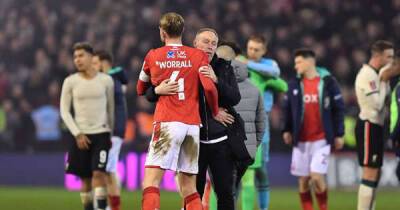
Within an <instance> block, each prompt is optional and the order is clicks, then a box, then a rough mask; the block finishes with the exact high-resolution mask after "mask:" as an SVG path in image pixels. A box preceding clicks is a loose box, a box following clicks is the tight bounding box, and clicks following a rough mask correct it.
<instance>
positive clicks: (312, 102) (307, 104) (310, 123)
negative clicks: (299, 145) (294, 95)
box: [300, 77, 325, 141]
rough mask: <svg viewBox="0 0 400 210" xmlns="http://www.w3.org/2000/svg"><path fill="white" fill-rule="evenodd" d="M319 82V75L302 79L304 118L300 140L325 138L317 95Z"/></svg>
mask: <svg viewBox="0 0 400 210" xmlns="http://www.w3.org/2000/svg"><path fill="white" fill-rule="evenodd" d="M319 84H320V77H315V78H313V79H306V78H304V79H303V87H304V93H303V104H304V118H303V125H302V129H301V131H300V141H316V140H320V139H324V138H325V132H324V129H323V124H322V118H321V112H320V106H319V104H320V101H319V100H321V99H320V98H319V96H318V86H319Z"/></svg>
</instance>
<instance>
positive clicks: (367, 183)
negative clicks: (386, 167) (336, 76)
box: [355, 40, 394, 210]
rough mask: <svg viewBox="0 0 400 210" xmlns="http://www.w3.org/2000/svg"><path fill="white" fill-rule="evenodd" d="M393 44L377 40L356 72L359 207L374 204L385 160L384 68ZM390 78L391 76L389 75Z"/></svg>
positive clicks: (362, 209) (386, 88)
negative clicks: (366, 62) (366, 61)
mask: <svg viewBox="0 0 400 210" xmlns="http://www.w3.org/2000/svg"><path fill="white" fill-rule="evenodd" d="M393 55H394V48H393V44H392V43H390V42H388V41H384V40H378V41H376V42H375V43H374V44H373V45H372V46H371V58H370V60H369V61H368V64H364V65H363V67H362V68H361V69H360V71H359V72H358V74H357V77H356V81H355V91H356V95H357V102H358V105H359V107H360V113H359V115H358V117H359V119H358V121H357V124H356V130H355V133H356V140H357V154H358V162H359V164H360V166H361V167H362V177H361V183H360V188H359V189H358V204H357V209H358V210H370V209H374V208H375V207H374V206H375V197H376V195H375V193H376V187H377V186H378V182H379V174H380V168H381V167H382V161H383V149H384V141H383V138H384V133H383V132H384V128H383V125H384V121H385V110H386V109H385V101H386V100H387V98H388V96H389V93H390V92H389V91H390V90H389V89H390V87H389V82H388V80H386V79H383V71H382V68H383V67H384V66H386V65H388V64H391V63H392V61H393ZM387 79H390V78H387Z"/></svg>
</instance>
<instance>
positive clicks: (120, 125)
mask: <svg viewBox="0 0 400 210" xmlns="http://www.w3.org/2000/svg"><path fill="white" fill-rule="evenodd" d="M93 66H94V68H95V69H96V70H98V71H100V72H103V73H106V74H108V75H110V76H111V77H112V78H113V80H114V99H115V120H114V122H115V124H114V132H113V135H112V137H111V142H112V146H111V149H110V153H109V157H108V162H107V169H106V170H107V172H108V177H107V191H108V198H109V201H110V203H109V204H110V207H111V210H119V209H120V206H121V198H120V195H121V188H120V186H119V185H120V184H119V180H118V176H117V165H118V159H119V153H120V150H121V146H122V143H123V141H124V135H125V127H126V119H127V107H126V100H125V90H126V85H127V84H128V78H127V76H126V74H125V71H124V70H123V69H122V68H121V67H119V66H116V67H114V68H113V57H112V55H111V53H108V52H106V51H96V52H95V55H94V56H93Z"/></svg>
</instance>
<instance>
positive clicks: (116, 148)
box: [107, 136, 123, 210]
mask: <svg viewBox="0 0 400 210" xmlns="http://www.w3.org/2000/svg"><path fill="white" fill-rule="evenodd" d="M111 142H112V146H111V149H110V152H109V157H108V162H107V172H108V174H107V192H108V199H109V205H110V207H111V210H119V209H120V206H121V188H120V183H119V179H118V176H117V166H118V159H119V153H120V150H121V146H122V142H123V140H122V139H121V138H120V137H118V136H113V137H112V138H111Z"/></svg>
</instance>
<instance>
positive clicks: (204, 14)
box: [0, 0, 400, 152]
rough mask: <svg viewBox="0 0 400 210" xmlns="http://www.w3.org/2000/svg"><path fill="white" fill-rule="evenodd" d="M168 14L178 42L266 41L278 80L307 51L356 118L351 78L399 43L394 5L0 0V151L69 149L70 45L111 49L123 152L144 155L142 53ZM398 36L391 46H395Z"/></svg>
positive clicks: (148, 125) (275, 117)
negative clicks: (176, 25) (121, 94)
mask: <svg viewBox="0 0 400 210" xmlns="http://www.w3.org/2000/svg"><path fill="white" fill-rule="evenodd" d="M168 11H175V12H178V13H180V14H182V15H183V16H184V18H185V21H186V22H185V25H186V28H185V33H184V43H185V44H187V45H191V43H192V40H193V39H194V36H195V33H196V31H197V30H198V29H199V28H201V27H212V28H215V29H216V30H217V31H218V33H219V36H220V39H225V40H229V41H235V42H237V43H238V44H239V45H240V46H241V47H242V48H243V49H244V48H245V43H246V40H247V38H248V37H249V36H250V35H252V34H255V33H258V34H262V35H264V36H265V37H266V38H267V39H268V40H269V45H268V53H267V57H271V58H274V59H276V60H277V61H278V63H279V65H280V67H281V72H282V76H283V78H286V79H288V78H290V77H291V76H293V75H294V70H293V56H292V52H293V50H294V49H295V48H298V47H311V48H312V49H314V50H315V51H316V52H317V55H318V60H319V65H321V66H325V67H327V68H328V69H330V70H331V72H332V73H333V74H334V75H335V76H336V77H337V78H338V80H339V83H340V84H341V88H342V91H343V94H344V99H345V102H346V104H347V107H348V108H349V109H348V111H349V114H350V115H354V114H355V113H356V110H355V109H352V108H351V107H355V105H356V104H355V103H356V101H355V94H354V90H353V89H354V87H353V83H354V78H355V75H356V73H357V71H358V70H359V68H360V67H361V65H362V63H364V62H366V61H367V59H368V56H369V52H368V47H369V46H370V44H371V43H372V42H373V41H375V40H377V39H388V40H391V41H393V42H395V46H399V44H400V40H399V39H398V37H400V0H389V1H374V0H353V1H342V0H280V1H273V0H246V1H240V0H227V1H217V0H199V1H190V0H168V1H167V0H146V1H145V0H118V1H112V0H85V1H78V0H66V1H52V0H37V1H29V0H18V1H14V0H1V1H0V151H2V152H9V151H22V152H35V151H39V150H40V151H59V150H63V149H65V148H66V147H67V145H68V144H69V143H70V142H72V141H70V140H71V136H70V135H69V134H68V132H67V130H66V129H65V127H64V126H63V124H62V122H61V120H60V117H59V113H58V103H59V97H60V88H61V85H62V81H63V79H64V78H65V77H66V76H67V75H68V74H71V73H73V72H74V71H75V69H74V66H73V61H72V54H71V53H72V51H71V47H72V45H73V43H75V42H77V41H88V42H90V43H92V44H93V46H94V47H95V48H96V49H105V50H110V51H111V52H113V54H114V56H115V60H116V64H117V65H120V66H122V67H123V68H124V69H125V70H126V72H127V74H128V76H129V79H130V83H129V85H128V88H127V103H128V109H129V121H128V129H127V132H126V144H125V145H126V146H125V147H124V148H125V149H126V150H137V151H145V150H146V148H147V144H148V140H149V135H150V134H151V131H152V111H153V105H152V104H150V103H148V102H147V101H146V100H145V99H144V98H142V97H137V95H136V93H135V87H136V80H137V78H138V73H139V71H140V69H141V65H142V61H143V58H144V55H145V54H146V52H147V51H148V50H149V49H150V48H155V47H158V46H160V45H161V43H160V40H159V31H158V20H159V18H160V16H161V15H162V14H163V13H164V12H168ZM396 37H397V40H396V39H395V38H396ZM279 124H280V123H279V108H278V105H276V108H275V109H274V111H273V113H272V115H271V126H272V129H273V132H272V135H273V136H272V138H271V139H272V142H271V143H272V144H273V145H274V144H276V145H278V146H275V147H274V146H273V145H272V149H273V150H274V148H276V149H277V150H280V148H281V147H279V144H280V141H281V139H280V135H279V131H278V129H279Z"/></svg>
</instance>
